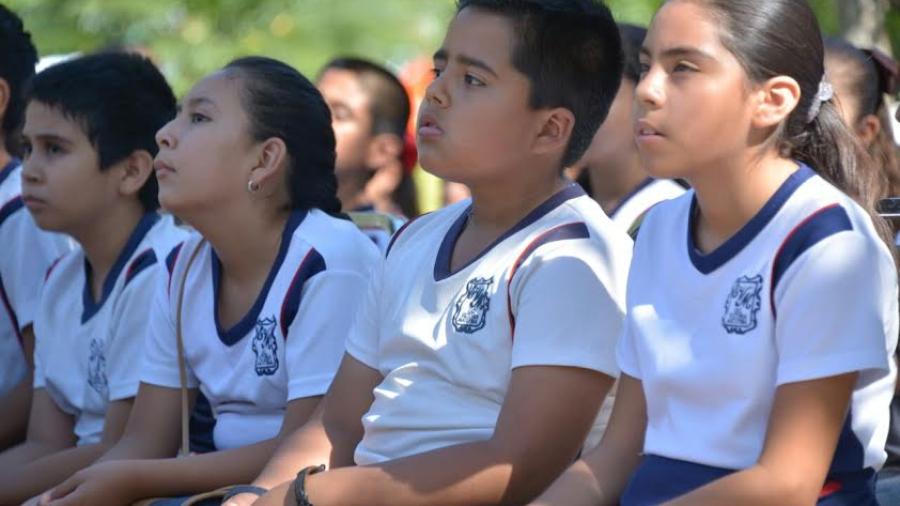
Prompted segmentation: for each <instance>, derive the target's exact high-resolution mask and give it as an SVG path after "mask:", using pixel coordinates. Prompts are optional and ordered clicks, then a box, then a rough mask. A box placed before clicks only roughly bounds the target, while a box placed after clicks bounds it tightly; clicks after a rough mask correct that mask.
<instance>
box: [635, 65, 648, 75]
mask: <svg viewBox="0 0 900 506" xmlns="http://www.w3.org/2000/svg"><path fill="white" fill-rule="evenodd" d="M638 71H639V72H640V75H641V76H645V75H647V72H650V64H649V63H646V62H640V63H639V64H638Z"/></svg>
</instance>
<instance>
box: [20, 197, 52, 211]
mask: <svg viewBox="0 0 900 506" xmlns="http://www.w3.org/2000/svg"><path fill="white" fill-rule="evenodd" d="M22 202H24V203H25V206H26V207H27V208H28V209H37V208H40V207H44V206H46V205H47V201H46V200H44V199H42V198H39V197H36V196H34V195H31V194H27V193H23V194H22Z"/></svg>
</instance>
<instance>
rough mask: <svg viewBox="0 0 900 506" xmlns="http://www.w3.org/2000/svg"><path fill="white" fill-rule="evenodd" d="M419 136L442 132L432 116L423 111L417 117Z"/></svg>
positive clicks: (434, 134)
mask: <svg viewBox="0 0 900 506" xmlns="http://www.w3.org/2000/svg"><path fill="white" fill-rule="evenodd" d="M416 131H417V132H418V134H419V137H420V138H421V137H437V136H440V135H442V134H443V133H444V130H443V129H442V128H441V126H440V125H439V124H438V122H437V120H436V119H435V118H434V116H432V115H430V114H428V113H425V114H423V115H422V116H421V117H420V118H419V128H418V129H417V130H416Z"/></svg>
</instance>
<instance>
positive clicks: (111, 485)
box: [41, 461, 139, 506]
mask: <svg viewBox="0 0 900 506" xmlns="http://www.w3.org/2000/svg"><path fill="white" fill-rule="evenodd" d="M136 464H139V462H135V461H116V462H103V463H100V464H95V465H93V466H91V467H88V468H87V469H82V470H81V471H78V472H77V473H75V474H74V475H72V477H71V478H69V479H68V480H66V481H64V482H63V483H62V484H60V485H58V486H57V487H56V488H54V489H53V490H51V491H50V492H49V493H46V494H44V495H43V496H41V505H42V506H45V505H46V506H88V505H96V504H130V503H132V502H134V501H135V500H137V499H139V497H136V496H135V490H134V489H135V483H134V479H135V476H136V473H135V465H136ZM47 499H49V501H47Z"/></svg>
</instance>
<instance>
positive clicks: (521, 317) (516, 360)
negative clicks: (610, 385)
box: [510, 241, 624, 377]
mask: <svg viewBox="0 0 900 506" xmlns="http://www.w3.org/2000/svg"><path fill="white" fill-rule="evenodd" d="M571 242H572V241H565V242H563V243H560V244H562V245H561V246H555V247H548V248H546V249H545V250H544V251H541V250H538V252H536V253H535V254H534V255H533V256H532V257H531V258H530V259H529V261H528V262H527V263H525V264H523V267H522V269H521V270H520V271H519V272H518V273H517V274H516V278H518V279H513V280H512V281H511V282H512V283H513V286H512V287H511V300H510V302H511V304H512V309H513V315H514V317H515V329H514V332H513V350H512V364H511V365H512V367H513V368H516V367H522V366H529V365H555V366H570V367H582V368H585V369H592V370H595V371H599V372H602V373H604V374H607V375H609V376H613V377H616V376H618V373H619V369H618V367H617V365H616V359H615V348H616V339H617V338H618V336H619V333H620V332H621V331H622V321H623V317H624V310H623V306H624V304H623V300H622V299H623V298H624V297H623V296H622V295H623V294H621V293H618V292H617V291H616V288H615V286H614V284H615V280H616V277H617V274H618V273H616V272H613V270H614V268H613V267H611V266H609V265H608V264H607V262H606V261H604V260H603V259H601V258H600V255H599V254H598V253H597V252H596V251H594V250H593V249H592V248H583V249H579V250H575V251H574V252H573V251H572V249H571V247H570V245H568V244H566V243H571ZM574 253H578V254H577V256H576V255H575V254H574ZM622 274H623V275H624V273H622Z"/></svg>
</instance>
